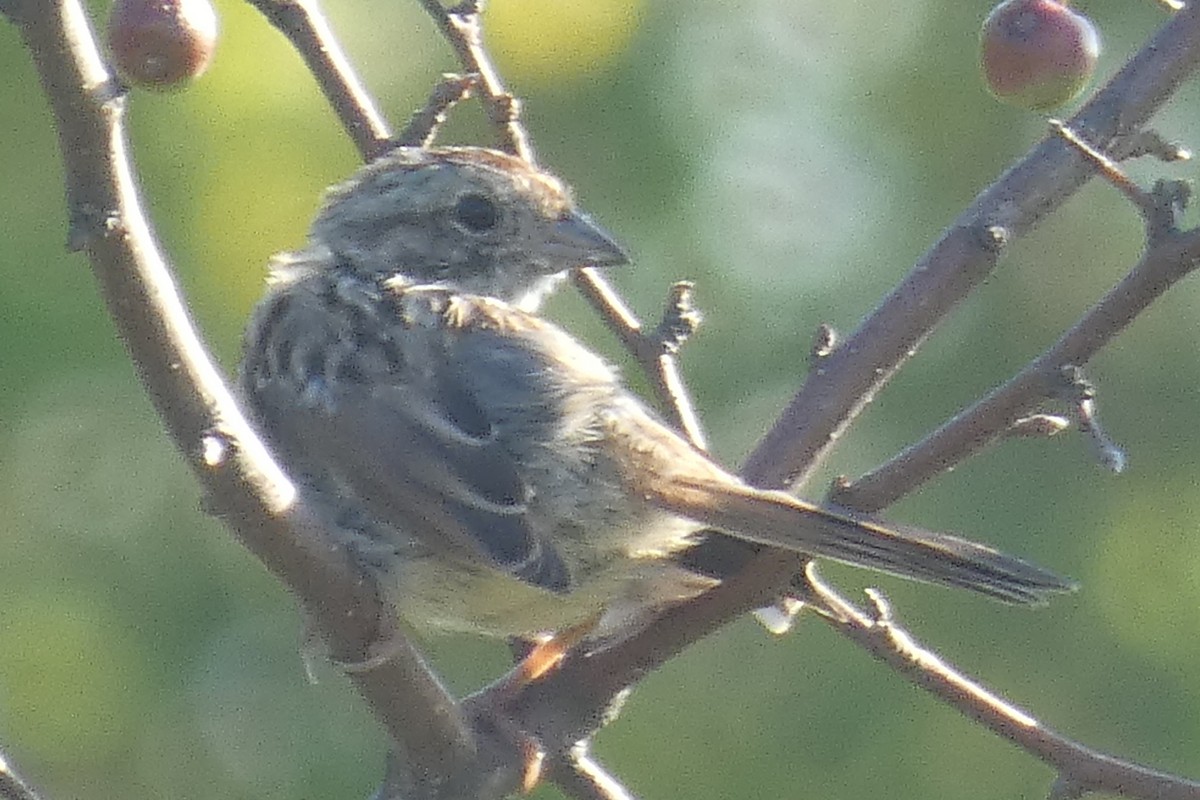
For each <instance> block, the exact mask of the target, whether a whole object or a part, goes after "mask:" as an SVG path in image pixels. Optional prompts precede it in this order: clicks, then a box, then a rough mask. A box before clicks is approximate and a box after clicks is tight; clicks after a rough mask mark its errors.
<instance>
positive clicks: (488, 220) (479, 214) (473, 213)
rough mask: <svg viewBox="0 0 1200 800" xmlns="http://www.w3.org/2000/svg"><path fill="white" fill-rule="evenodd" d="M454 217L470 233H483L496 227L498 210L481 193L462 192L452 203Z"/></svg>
mask: <svg viewBox="0 0 1200 800" xmlns="http://www.w3.org/2000/svg"><path fill="white" fill-rule="evenodd" d="M454 218H455V219H456V220H458V222H459V224H461V225H462V226H463V227H464V228H466V229H467V230H469V231H471V232H472V233H483V232H484V231H489V230H491V229H492V228H494V227H496V223H497V222H499V221H500V210H499V209H498V208H496V204H495V203H493V202H492V201H491V200H489V199H488V198H486V197H484V196H483V195H481V194H464V195H463V196H462V197H460V198H458V202H457V203H455V204H454Z"/></svg>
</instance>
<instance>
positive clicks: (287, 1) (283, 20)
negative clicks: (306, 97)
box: [247, 0, 391, 161]
mask: <svg viewBox="0 0 1200 800" xmlns="http://www.w3.org/2000/svg"><path fill="white" fill-rule="evenodd" d="M247 2H248V3H250V5H252V6H254V7H255V8H257V9H258V10H259V11H261V12H262V14H263V16H265V17H266V18H267V19H268V20H269V21H270V22H271V24H272V25H274V26H275V27H276V28H278V29H279V30H281V31H284V32H285V33H287V35H288V40H289V41H290V42H291V43H292V46H293V47H295V48H296V51H297V52H299V53H300V56H301V57H302V58H303V59H304V63H305V64H306V65H307V66H308V71H309V72H310V73H312V75H313V77H315V78H316V80H317V84H318V85H319V86H320V87H321V92H322V93H324V95H325V99H326V100H328V101H329V105H330V107H332V109H333V112H334V114H335V115H336V116H337V118H338V119H339V120H341V122H342V125H343V126H345V128H346V134H347V135H348V136H349V137H350V141H352V142H354V146H355V147H357V148H358V152H359V153H360V154H362V157H363V160H364V161H371V160H372V159H374V158H375V157H376V156H379V155H380V154H382V153H383V152H385V151H386V150H388V149H389V147H390V143H391V134H390V133H389V132H388V124H387V122H386V121H385V120H384V118H383V115H382V114H380V113H379V112H378V111H376V110H375V104H374V102H373V101H372V100H371V95H370V94H369V93H368V92H367V91H366V89H364V88H363V85H362V82H361V81H360V80H359V79H358V75H357V74H356V73H355V71H354V67H352V66H351V65H350V61H349V60H348V59H347V58H346V55H345V53H344V52H342V48H341V46H340V45H339V44H338V42H337V39H335V38H334V36H333V34H332V33H331V32H330V30H329V26H328V24H326V22H325V15H324V14H322V13H321V10H320V8H319V7H318V4H317V2H316V0H247Z"/></svg>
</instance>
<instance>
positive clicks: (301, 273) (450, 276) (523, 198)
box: [238, 147, 1074, 639]
mask: <svg viewBox="0 0 1200 800" xmlns="http://www.w3.org/2000/svg"><path fill="white" fill-rule="evenodd" d="M629 260H630V258H629V256H628V254H627V253H626V251H625V249H624V248H623V247H622V246H621V245H619V244H618V243H617V242H616V240H615V239H614V238H613V237H612V236H611V235H610V234H609V233H608V232H606V231H605V230H604V229H603V228H601V227H600V226H599V225H598V224H597V223H596V222H594V221H593V220H592V219H591V218H590V217H589V216H588V215H587V214H586V213H585V212H584V211H583V210H581V209H580V208H579V207H578V206H577V204H576V203H575V201H574V199H573V196H572V193H571V191H570V190H569V188H568V187H567V186H566V185H564V184H563V183H562V182H561V181H560V180H559V179H557V178H556V177H554V176H553V175H551V174H549V173H548V172H545V171H543V170H541V169H540V168H538V167H536V166H534V165H532V164H530V163H528V162H526V161H524V160H522V159H519V158H517V157H514V156H511V155H508V154H505V153H502V152H499V151H495V150H491V149H487V148H480V147H428V148H415V147H398V148H396V149H394V150H392V151H390V152H389V153H387V154H386V155H384V156H382V157H380V158H378V159H376V160H375V161H373V162H371V163H369V164H368V165H366V166H364V167H362V168H360V170H359V171H358V172H357V173H355V174H354V175H353V176H352V177H351V178H350V179H349V180H348V181H346V182H344V183H342V184H339V185H336V186H334V187H331V188H330V189H329V190H328V191H327V193H326V195H325V197H324V201H323V204H322V206H321V208H320V210H319V211H318V213H317V215H316V217H315V219H314V221H313V223H312V225H311V228H310V230H309V235H308V240H307V243H306V245H305V246H304V247H303V248H302V249H300V250H297V251H294V252H290V253H284V254H281V255H279V256H276V257H275V258H274V259H273V261H272V263H271V276H270V278H269V281H268V288H267V291H266V294H265V296H264V297H263V299H262V300H261V301H260V302H259V303H258V305H257V306H256V307H255V309H254V311H253V313H252V315H251V319H250V322H249V324H248V326H247V330H246V334H245V337H244V354H243V360H242V363H241V366H240V369H239V378H238V384H239V387H240V391H241V394H242V396H243V398H244V400H245V402H246V405H247V407H248V409H249V412H250V415H251V418H252V419H253V420H254V422H255V423H256V424H257V426H258V428H259V430H260V431H261V433H262V435H263V436H264V438H265V440H266V441H267V443H268V445H269V447H270V448H271V449H272V451H273V453H274V454H275V455H276V457H277V458H278V459H279V460H280V462H281V464H283V465H284V468H285V469H286V470H287V472H288V473H289V474H290V475H291V477H292V479H293V480H294V481H295V482H296V483H297V484H298V486H299V487H300V488H301V490H302V491H303V492H305V493H306V496H307V497H308V498H309V499H310V500H312V502H313V503H314V504H315V507H317V508H319V509H321V510H322V513H323V514H324V515H325V517H326V521H327V523H328V525H329V528H330V531H331V535H332V536H333V537H334V540H335V541H336V542H337V543H338V544H339V545H340V546H343V547H344V548H345V550H346V551H347V552H348V553H350V554H351V556H352V557H353V558H354V559H355V561H356V563H357V564H358V565H359V566H360V567H361V568H362V569H363V570H366V571H368V572H369V573H371V574H372V575H373V576H374V577H376V578H377V579H378V580H379V582H380V584H381V585H382V586H385V587H386V588H387V595H388V597H389V598H390V600H391V601H392V602H393V604H394V605H395V607H396V612H397V614H398V615H399V617H400V618H401V619H403V620H404V621H405V622H406V623H407V624H409V625H410V626H412V627H413V628H416V629H420V630H426V631H428V630H434V631H456V632H470V633H477V634H484V635H490V636H500V637H530V636H533V635H535V634H539V633H541V632H545V631H556V630H564V629H571V628H572V627H573V626H580V625H585V627H586V629H587V630H589V631H591V632H592V633H589V635H595V636H597V637H601V638H608V639H611V638H614V637H619V636H620V635H621V634H620V632H621V631H622V630H628V629H630V628H631V626H636V625H637V624H638V621H639V620H645V619H648V617H649V616H652V615H653V614H654V613H656V612H657V611H658V610H661V609H663V608H666V607H669V606H671V605H672V604H675V603H679V602H683V601H686V600H688V599H690V598H693V597H695V596H697V595H699V594H700V593H702V592H704V591H706V590H707V589H709V588H711V587H712V586H714V585H715V584H717V583H719V582H720V580H721V579H722V577H727V576H723V575H722V574H721V569H720V568H719V567H718V568H716V569H714V568H712V565H711V564H708V566H707V567H706V568H705V569H697V568H695V567H694V565H690V564H689V554H695V553H696V552H697V547H698V545H700V544H701V543H703V542H706V541H707V542H709V543H710V544H711V543H712V542H713V541H714V540H716V541H719V540H721V539H727V541H728V542H729V543H731V544H737V543H750V545H752V546H754V547H758V546H762V545H766V546H769V547H777V548H782V549H783V550H787V551H791V552H797V553H803V554H805V555H807V556H811V557H815V558H825V559H832V560H835V561H840V562H845V563H849V564H852V565H856V566H860V567H866V568H869V569H873V570H879V571H883V572H886V573H892V574H895V575H899V576H903V577H906V578H911V579H916V580H918V581H924V582H928V583H934V584H941V585H945V586H950V587H957V588H964V589H968V590H971V591H974V592H977V593H980V594H983V595H987V596H989V597H992V598H996V599H999V600H1001V601H1006V602H1009V603H1013V604H1041V603H1044V602H1045V601H1046V600H1047V599H1048V597H1049V596H1050V595H1052V594H1054V593H1058V592H1064V591H1070V590H1071V589H1073V588H1074V584H1073V583H1072V582H1071V581H1069V580H1067V579H1064V578H1062V577H1060V576H1058V575H1056V574H1055V573H1053V572H1051V571H1048V570H1046V569H1043V568H1041V567H1038V566H1035V565H1033V564H1031V563H1028V562H1026V561H1024V560H1021V559H1018V558H1015V557H1012V556H1009V555H1005V554H1003V553H1001V552H998V551H997V550H995V549H993V548H991V547H988V546H986V545H983V544H979V543H975V542H972V541H969V540H966V539H963V538H959V537H957V536H952V535H949V534H944V533H935V532H932V531H927V530H924V529H921V528H918V527H914V526H908V525H897V524H891V523H887V522H883V521H880V520H878V519H876V518H874V517H870V516H866V515H859V514H855V513H852V512H850V511H848V510H844V509H840V508H836V507H826V506H821V505H818V504H814V503H810V502H807V501H804V500H801V499H799V498H797V497H795V496H793V495H792V494H790V493H787V492H784V491H775V490H765V489H760V488H756V487H753V486H750V485H748V484H747V483H746V482H744V481H743V480H741V479H740V478H738V477H737V476H736V475H734V474H732V473H731V472H730V471H729V470H727V469H726V468H724V467H722V466H721V465H720V464H718V463H717V462H716V461H715V460H714V459H713V458H712V457H711V456H710V455H709V454H707V453H706V452H703V451H701V450H700V449H698V448H697V447H695V446H693V445H692V444H691V443H689V442H688V441H687V440H686V439H685V438H683V437H682V436H681V435H680V434H679V433H678V432H677V431H675V430H673V429H672V428H671V427H670V426H669V425H668V424H666V423H665V422H664V421H663V420H662V419H661V418H660V417H659V415H658V414H656V412H655V411H653V410H652V409H651V408H650V407H649V406H648V405H647V404H645V403H644V402H643V401H642V400H641V399H640V398H639V397H637V396H636V395H635V394H634V393H633V392H632V391H631V390H630V389H629V388H627V387H626V385H625V383H624V382H623V380H622V378H621V376H620V374H619V372H618V370H617V369H616V368H615V367H614V366H612V365H610V364H609V363H608V362H607V361H605V360H604V359H603V358H602V357H600V356H599V355H597V354H596V353H595V352H593V351H592V350H591V349H589V348H588V347H587V346H586V345H584V344H583V343H582V342H580V341H579V340H578V339H576V338H574V337H573V336H572V335H570V334H569V333H568V332H567V331H566V330H564V329H563V328H561V327H559V326H558V325H556V324H554V323H552V322H550V321H549V320H547V319H545V318H544V317H542V316H540V315H539V313H538V312H539V309H540V306H541V303H542V301H543V300H544V299H545V297H546V296H547V295H548V294H549V292H551V291H552V290H553V289H554V287H555V286H556V285H557V284H558V283H560V282H561V281H562V280H563V278H564V276H565V275H567V274H568V273H569V272H570V270H573V269H576V268H579V267H593V268H605V267H618V266H621V265H624V264H626V263H627V262H628V261H629ZM721 549H722V548H715V549H714V548H709V549H708V550H707V551H706V552H710V553H711V552H720V551H721ZM738 552H741V553H743V554H744V553H745V552H746V548H742V549H741V550H740V551H738ZM702 560H704V561H706V562H708V561H711V558H707V557H706V558H705V559H702Z"/></svg>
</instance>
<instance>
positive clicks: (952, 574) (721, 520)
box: [648, 476, 1076, 605]
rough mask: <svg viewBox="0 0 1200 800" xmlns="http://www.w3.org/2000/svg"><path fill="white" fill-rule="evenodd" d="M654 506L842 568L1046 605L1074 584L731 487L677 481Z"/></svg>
mask: <svg viewBox="0 0 1200 800" xmlns="http://www.w3.org/2000/svg"><path fill="white" fill-rule="evenodd" d="M648 499H649V500H650V501H651V502H652V503H653V504H654V505H656V506H658V507H660V508H662V509H664V510H667V511H670V512H672V513H675V514H679V515H681V516H684V517H687V518H689V519H692V520H695V521H696V522H699V523H702V524H704V525H708V526H711V527H713V528H716V529H718V530H721V531H725V532H726V533H729V534H731V535H733V536H736V537H737V538H739V539H745V540H747V541H752V542H757V543H759V544H765V545H770V546H773V547H780V548H783V549H786V550H791V551H793V552H800V553H805V554H808V555H813V556H820V557H824V558H829V559H833V560H835V561H843V562H846V563H848V564H853V565H855V566H862V567H868V568H870V569H875V570H880V571H882V572H889V573H892V574H895V575H899V576H902V577H905V578H912V579H914V580H919V581H926V582H929V583H937V584H942V585H944V586H954V587H959V588H963V589H970V590H972V591H975V592H979V593H981V594H984V595H988V596H990V597H993V598H996V599H998V600H1002V601H1005V602H1009V603H1020V604H1027V605H1039V604H1042V603H1045V601H1046V599H1047V596H1048V595H1050V594H1053V593H1057V592H1066V591H1072V590H1074V589H1075V588H1076V585H1075V583H1074V582H1072V581H1070V580H1068V579H1065V578H1062V577H1060V576H1059V575H1056V574H1054V573H1053V572H1050V571H1048V570H1045V569H1042V568H1041V567H1038V566H1035V565H1033V564H1030V563H1028V562H1026V561H1022V560H1021V559H1019V558H1015V557H1013V556H1009V555H1005V554H1004V553H1001V552H999V551H997V550H993V549H992V548H990V547H988V546H986V545H982V544H978V543H976V542H972V541H968V540H966V539H961V538H959V537H957V536H950V535H948V534H944V533H934V532H932V531H926V530H922V529H920V528H914V527H909V526H902V525H892V524H890V523H888V524H884V523H882V522H879V521H876V520H874V519H871V518H869V517H865V516H860V515H856V514H853V513H852V512H849V511H845V510H840V509H831V508H825V507H821V506H816V505H813V504H811V503H806V502H804V501H803V500H799V499H797V498H795V497H793V496H791V495H789V494H786V493H784V492H777V491H765V490H760V489H754V488H752V487H749V486H745V485H739V484H736V483H732V482H725V481H720V482H717V481H697V482H692V483H689V482H688V481H686V480H685V481H681V480H680V479H679V478H678V476H673V478H672V479H671V480H669V481H664V482H663V484H662V485H661V486H660V487H656V489H655V490H654V491H651V492H649V498H648Z"/></svg>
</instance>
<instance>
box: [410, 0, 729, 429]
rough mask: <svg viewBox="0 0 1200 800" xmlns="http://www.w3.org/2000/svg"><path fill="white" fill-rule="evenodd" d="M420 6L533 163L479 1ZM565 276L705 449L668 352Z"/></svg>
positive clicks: (622, 312)
mask: <svg viewBox="0 0 1200 800" xmlns="http://www.w3.org/2000/svg"><path fill="white" fill-rule="evenodd" d="M420 3H421V5H422V6H423V7H424V8H425V10H426V11H428V12H429V14H430V16H432V17H433V20H434V22H435V23H436V24H437V26H438V29H439V30H440V31H441V33H442V36H443V37H444V38H445V39H446V41H447V42H448V43H449V44H450V47H451V49H452V50H454V53H455V55H456V56H457V57H458V60H459V63H460V64H461V65H462V68H463V69H464V70H465V71H467V72H469V73H473V74H476V75H478V76H479V97H480V99H481V100H482V101H483V105H484V109H485V110H486V111H487V114H488V118H489V119H490V120H491V122H492V125H493V126H494V127H495V128H496V130H497V132H498V133H499V135H500V138H501V149H503V150H505V151H506V152H509V153H512V154H513V155H516V156H518V157H520V158H522V159H524V160H525V161H528V162H530V163H531V164H532V163H534V153H533V145H532V143H531V141H530V137H529V133H528V132H527V131H526V130H525V126H524V125H523V124H522V123H521V119H520V101H518V100H517V99H516V98H515V97H513V96H512V94H510V93H509V92H508V90H507V89H505V88H504V83H503V81H501V79H500V74H499V73H498V72H497V71H496V67H495V65H494V64H493V63H492V60H491V57H490V56H489V55H488V52H487V50H486V48H485V47H484V46H483V27H482V25H481V22H480V3H478V2H466V3H460V4H459V5H456V6H454V7H452V8H449V9H448V8H446V7H445V6H443V5H442V4H441V2H439V0H420ZM571 277H572V280H573V281H574V283H575V288H576V289H578V290H579V292H580V293H581V294H582V295H583V297H584V299H585V300H587V301H588V303H589V304H590V305H591V306H592V308H593V309H595V311H596V312H597V313H598V314H599V315H600V318H601V319H602V320H603V321H604V324H605V325H606V326H607V327H608V329H609V330H610V331H612V333H613V334H614V335H615V336H616V337H617V338H618V339H619V340H620V341H621V343H622V345H624V347H625V349H626V350H627V351H628V352H629V353H630V355H632V356H633V357H634V359H635V360H636V361H637V362H638V365H639V366H640V367H641V368H642V370H643V371H644V372H645V373H646V375H647V377H648V378H649V379H650V386H651V390H652V391H653V392H654V396H655V398H656V399H657V401H658V405H659V407H660V409H661V410H662V412H663V413H664V414H665V415H666V417H667V419H668V421H669V422H671V423H672V424H673V425H674V426H675V427H676V428H677V429H678V430H679V431H681V432H682V433H683V434H684V435H685V436H687V437H688V439H689V440H690V441H691V442H692V444H694V445H696V447H698V448H700V449H705V447H706V442H705V436H704V429H703V427H702V426H701V424H700V417H699V415H697V414H696V411H695V406H694V404H693V403H692V400H691V396H690V395H689V394H688V391H687V385H686V383H685V382H684V380H683V377H682V376H681V375H680V373H679V366H678V362H677V360H676V358H675V355H674V353H672V352H669V351H668V349H667V348H665V347H664V345H663V342H662V340H660V339H658V338H656V337H654V336H651V335H647V334H646V333H644V332H643V330H642V324H641V322H639V321H638V319H637V317H636V316H635V315H634V313H633V312H632V311H631V310H630V309H629V307H628V306H627V305H626V304H625V302H624V301H623V300H622V299H621V297H620V296H619V295H618V294H617V292H616V290H614V289H613V288H612V286H610V285H609V283H608V281H607V280H606V279H605V278H604V277H603V276H602V275H601V274H600V273H599V272H597V271H596V270H594V269H590V268H585V269H577V270H575V271H574V272H573V273H572V274H571Z"/></svg>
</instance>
